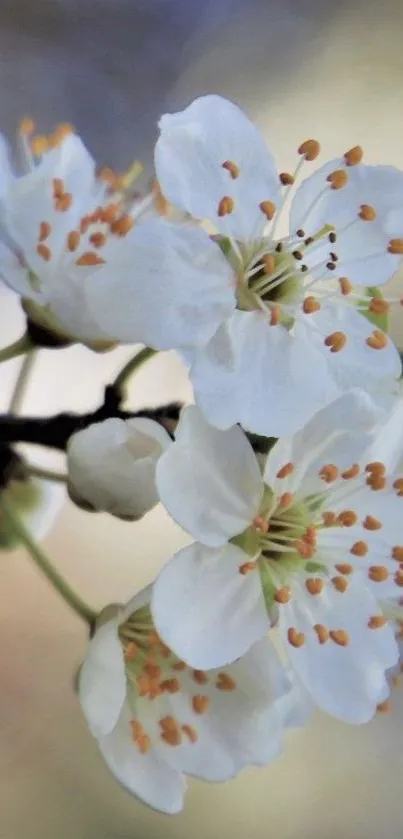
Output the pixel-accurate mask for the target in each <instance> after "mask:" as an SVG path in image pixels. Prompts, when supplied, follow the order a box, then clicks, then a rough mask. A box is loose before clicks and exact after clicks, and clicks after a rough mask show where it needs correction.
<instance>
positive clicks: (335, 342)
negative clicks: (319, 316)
mask: <svg viewBox="0 0 403 839" xmlns="http://www.w3.org/2000/svg"><path fill="white" fill-rule="evenodd" d="M324 343H325V346H326V347H329V349H330V352H340V350H342V349H343V348H344V347H345V346H346V344H347V336H346V335H345V334H344V332H332V334H331V335H328V336H327V338H325V341H324Z"/></svg>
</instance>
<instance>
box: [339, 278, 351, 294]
mask: <svg viewBox="0 0 403 839" xmlns="http://www.w3.org/2000/svg"><path fill="white" fill-rule="evenodd" d="M339 286H340V291H341V293H342V294H345V295H346V294H350V293H351V292H352V290H353V286H352V285H351V283H350V280H349V279H348V278H347V277H339Z"/></svg>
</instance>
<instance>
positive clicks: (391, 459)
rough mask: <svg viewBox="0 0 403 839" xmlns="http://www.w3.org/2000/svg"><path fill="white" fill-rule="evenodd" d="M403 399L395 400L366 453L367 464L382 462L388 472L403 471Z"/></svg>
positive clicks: (381, 421)
mask: <svg viewBox="0 0 403 839" xmlns="http://www.w3.org/2000/svg"><path fill="white" fill-rule="evenodd" d="M402 456H403V399H402V398H399V399H397V400H395V402H394V404H393V406H392V409H391V411H390V413H389V415H387V416H386V417H385V418H383V419H382V420H380V422H379V424H378V428H377V430H376V432H375V436H374V440H373V442H371V445H370V447H369V448H368V450H367V451H366V452H365V454H364V457H365V461H366V463H371V462H373V461H381V462H382V463H384V464H385V466H386V469H387V471H388V472H395V471H403V462H402Z"/></svg>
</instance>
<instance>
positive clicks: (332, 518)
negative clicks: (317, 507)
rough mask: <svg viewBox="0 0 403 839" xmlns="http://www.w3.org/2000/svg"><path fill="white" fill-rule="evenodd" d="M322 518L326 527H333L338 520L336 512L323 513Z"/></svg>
mask: <svg viewBox="0 0 403 839" xmlns="http://www.w3.org/2000/svg"><path fill="white" fill-rule="evenodd" d="M322 520H323V524H324V526H325V527H331V526H332V525H333V524H335V522H336V513H331V512H330V511H328V512H324V513H322Z"/></svg>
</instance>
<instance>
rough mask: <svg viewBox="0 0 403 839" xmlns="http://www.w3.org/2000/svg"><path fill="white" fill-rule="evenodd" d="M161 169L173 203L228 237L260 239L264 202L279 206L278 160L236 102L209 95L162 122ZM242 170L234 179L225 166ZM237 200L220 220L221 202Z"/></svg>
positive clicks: (158, 161) (158, 150) (157, 165)
mask: <svg viewBox="0 0 403 839" xmlns="http://www.w3.org/2000/svg"><path fill="white" fill-rule="evenodd" d="M160 130H161V136H160V138H159V140H158V142H157V145H156V148H155V168H156V173H157V178H158V181H159V183H160V185H161V189H162V192H163V193H164V195H165V196H166V198H168V200H169V201H170V202H171V203H172V204H174V205H175V206H177V207H179V208H180V209H182V210H185V211H186V212H188V213H190V214H191V215H192V216H193V217H194V218H199V219H210V220H212V221H213V223H214V224H215V226H216V228H217V229H218V230H220V231H221V232H222V233H224V235H231V236H234V237H235V238H237V237H238V238H240V239H250V238H255V239H258V238H259V237H260V236H261V234H262V231H263V227H264V225H265V223H266V218H265V217H264V215H263V214H262V212H261V210H260V209H259V204H260V202H261V201H266V200H270V201H273V202H274V203H275V204H276V203H277V202H278V199H279V194H280V189H279V180H278V176H277V173H276V168H275V164H274V160H273V158H272V156H271V154H270V152H269V150H268V149H267V147H266V144H265V142H264V140H263V137H262V136H261V134H260V132H259V131H258V130H257V128H255V126H254V125H253V124H252V123H251V122H250V121H249V120H248V118H247V117H246V116H245V114H244V113H243V112H242V111H241V110H240V109H239V108H238V107H237V106H236V105H234V104H233V103H232V102H229V101H228V100H226V99H223V98H222V97H221V96H203V97H201V98H200V99H196V100H195V101H194V102H192V104H191V105H189V107H188V108H185V110H184V111H180V112H179V113H176V114H166V115H165V116H163V117H162V119H161V120H160ZM226 161H230V162H232V163H234V164H235V165H236V166H237V167H238V168H239V177H237V178H232V177H231V175H230V173H229V172H228V170H227V169H225V168H223V163H225V162H226ZM224 196H228V197H230V198H232V199H233V201H234V210H233V212H232V213H231V214H229V215H225V216H223V217H221V218H219V217H218V215H217V211H218V205H219V202H220V200H221V199H222V198H223V197H224Z"/></svg>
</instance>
